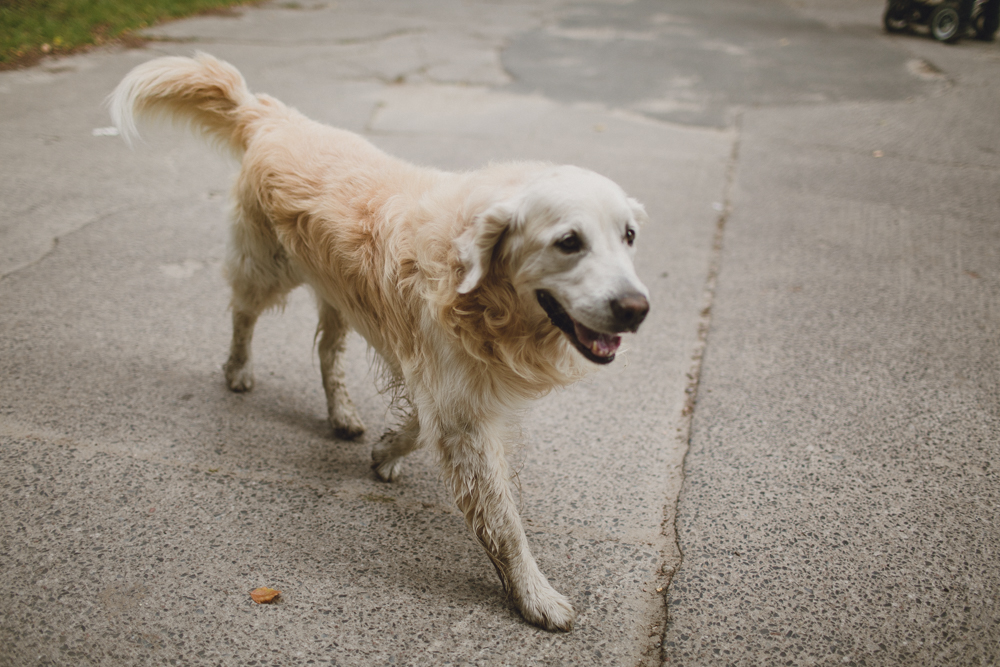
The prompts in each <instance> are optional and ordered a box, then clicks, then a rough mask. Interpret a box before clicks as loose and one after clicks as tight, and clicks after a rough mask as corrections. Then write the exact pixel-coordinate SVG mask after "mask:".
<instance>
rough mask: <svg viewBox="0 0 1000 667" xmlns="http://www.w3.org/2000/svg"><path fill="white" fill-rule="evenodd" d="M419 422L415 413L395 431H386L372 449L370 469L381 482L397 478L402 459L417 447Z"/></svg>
mask: <svg viewBox="0 0 1000 667" xmlns="http://www.w3.org/2000/svg"><path fill="white" fill-rule="evenodd" d="M419 433H420V422H419V420H418V419H417V414H416V411H414V412H413V413H412V414H410V416H409V417H407V419H406V422H405V423H404V424H403V425H402V426H401V427H400V428H399V429H397V430H395V431H387V432H386V433H385V434H384V435H383V436H382V437H381V438H380V439H379V441H378V442H377V443H375V446H374V447H372V469H373V470H375V474H376V475H378V476H379V479H381V480H382V481H383V482H391V481H393V480H395V479H396V478H397V477H399V469H400V468H401V467H402V463H403V457H404V456H406V455H407V454H409V453H410V452H412V451H413V450H414V449H416V448H417V447H418V446H419V443H418V440H417V435H418V434H419Z"/></svg>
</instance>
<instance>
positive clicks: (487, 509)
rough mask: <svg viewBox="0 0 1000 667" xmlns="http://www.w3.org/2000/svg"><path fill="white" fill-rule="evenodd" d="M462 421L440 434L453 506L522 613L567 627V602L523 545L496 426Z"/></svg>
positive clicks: (569, 618) (536, 621) (548, 627)
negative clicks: (472, 424) (461, 425)
mask: <svg viewBox="0 0 1000 667" xmlns="http://www.w3.org/2000/svg"><path fill="white" fill-rule="evenodd" d="M465 426H466V428H464V429H463V428H461V427H457V428H455V429H454V430H451V431H450V432H447V431H446V432H445V433H443V434H442V439H441V448H442V450H443V451H442V464H443V465H444V470H445V475H446V476H447V479H448V480H449V482H450V483H451V486H452V490H453V491H454V493H455V502H456V503H457V504H458V508H459V509H460V510H461V511H462V513H463V514H464V515H465V521H466V523H467V524H468V526H469V528H470V529H471V530H472V532H473V533H474V534H475V536H476V538H477V539H478V540H479V543H480V544H482V545H483V548H484V549H486V554H487V555H488V556H489V558H490V560H491V561H492V562H493V566H494V567H495V568H496V571H497V574H498V575H499V576H500V581H501V583H502V584H503V587H504V590H506V591H507V593H508V594H509V595H510V596H511V598H512V599H513V600H514V604H516V605H517V608H518V609H519V610H520V611H521V614H522V615H523V616H524V618H525V619H526V620H528V621H529V622H530V623H534V624H535V625H540V626H541V627H543V628H545V629H546V630H570V629H572V628H573V619H574V616H575V614H574V612H573V607H572V606H570V603H569V600H567V599H566V598H565V597H564V596H563V595H561V594H560V593H559V592H557V591H556V590H555V589H554V588H552V586H551V585H550V584H549V582H548V580H547V579H546V578H545V575H543V574H542V573H541V571H539V569H538V565H537V563H535V559H534V557H533V556H532V555H531V551H530V550H529V549H528V540H527V538H526V537H525V534H524V528H523V527H522V526H521V517H520V516H519V515H518V512H517V505H516V504H515V503H514V499H513V496H512V493H511V488H510V485H509V483H508V482H509V478H510V472H509V468H508V466H507V459H506V457H505V455H504V446H503V441H502V438H501V437H500V435H499V433H500V431H499V429H490V428H489V426H488V425H485V426H484V425H482V424H479V425H476V426H474V427H472V429H469V426H468V425H465Z"/></svg>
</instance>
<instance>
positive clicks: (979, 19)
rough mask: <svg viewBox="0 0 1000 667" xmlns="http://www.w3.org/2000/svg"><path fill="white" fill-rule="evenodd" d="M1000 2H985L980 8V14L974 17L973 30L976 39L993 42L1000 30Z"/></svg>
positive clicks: (995, 0)
mask: <svg viewBox="0 0 1000 667" xmlns="http://www.w3.org/2000/svg"><path fill="white" fill-rule="evenodd" d="M997 5H1000V0H993V1H992V2H984V3H983V4H981V5H980V6H979V13H977V14H976V15H975V16H973V17H972V29H973V31H974V32H975V33H976V39H980V40H982V41H984V42H992V41H993V38H994V37H995V36H996V34H997V28H1000V6H997Z"/></svg>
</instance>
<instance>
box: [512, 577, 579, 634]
mask: <svg viewBox="0 0 1000 667" xmlns="http://www.w3.org/2000/svg"><path fill="white" fill-rule="evenodd" d="M516 602H517V606H518V609H520V611H521V615H522V616H524V620H526V621H528V622H529V623H532V624H534V625H537V626H539V627H542V628H545V629H546V630H553V631H555V630H560V631H562V632H569V631H570V630H572V629H573V621H574V620H575V619H576V612H575V611H573V606H572V605H571V604H570V603H569V600H567V599H566V597H565V596H564V595H562V594H561V593H559V592H558V591H556V590H555V589H554V588H552V587H551V586H549V587H547V588H544V589H542V590H540V591H539V592H537V593H535V594H534V595H531V596H525V597H523V598H521V599H519V600H516Z"/></svg>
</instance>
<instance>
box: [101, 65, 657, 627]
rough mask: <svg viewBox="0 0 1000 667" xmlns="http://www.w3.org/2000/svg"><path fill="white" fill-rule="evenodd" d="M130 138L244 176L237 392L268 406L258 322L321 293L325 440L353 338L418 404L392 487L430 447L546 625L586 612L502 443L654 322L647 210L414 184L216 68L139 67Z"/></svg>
mask: <svg viewBox="0 0 1000 667" xmlns="http://www.w3.org/2000/svg"><path fill="white" fill-rule="evenodd" d="M109 103H110V106H111V112H112V116H113V118H114V121H115V123H116V125H117V126H118V127H119V128H120V130H121V131H122V134H123V135H124V136H125V137H126V139H130V138H131V137H133V136H135V134H136V129H135V122H134V116H135V115H136V114H145V113H152V114H160V115H166V116H169V117H172V118H174V119H178V120H181V121H186V122H189V123H190V124H192V125H193V126H194V127H195V128H197V129H198V130H201V131H203V132H204V133H205V134H206V135H208V136H209V137H211V138H213V139H216V140H218V141H220V142H222V143H223V144H224V145H226V146H228V147H229V148H230V149H232V150H233V152H234V153H236V154H237V155H238V156H240V157H241V159H242V166H241V169H240V173H239V177H238V179H237V181H236V185H235V188H234V197H235V212H234V215H233V221H232V238H231V247H230V251H229V255H228V258H227V261H226V275H227V278H228V280H229V282H230V284H231V285H232V290H233V296H232V311H233V340H232V347H231V350H230V354H229V360H228V361H227V362H226V364H225V367H224V368H225V373H226V380H227V382H228V384H229V388H230V389H232V390H233V391H247V390H249V389H251V388H252V387H253V382H254V379H253V371H252V368H251V361H250V340H251V338H252V336H253V329H254V324H255V323H256V321H257V317H258V315H260V313H261V312H262V311H264V310H265V309H267V308H270V307H272V306H275V305H277V304H280V303H281V302H282V301H283V299H284V298H285V295H286V294H287V293H288V292H289V290H291V289H293V288H294V287H296V286H298V285H301V284H303V283H306V284H308V285H310V286H311V287H312V289H313V290H314V291H315V293H316V297H317V301H318V303H319V334H320V335H319V358H320V368H321V371H322V376H323V387H324V388H325V390H326V396H327V402H328V410H329V415H330V423H331V424H332V425H333V428H334V430H335V431H336V433H337V434H338V435H341V436H344V437H356V436H358V435H360V434H361V433H362V432H363V430H364V426H363V425H362V423H361V421H360V419H359V418H358V415H357V413H356V411H355V408H354V405H353V404H352V403H351V399H350V397H349V396H348V395H347V392H346V390H345V388H344V371H343V366H342V363H341V358H340V356H341V354H342V352H343V350H344V338H345V336H346V334H347V332H348V330H349V329H352V328H353V329H354V330H356V331H358V332H359V333H360V334H361V335H362V336H364V337H365V339H367V341H368V343H369V344H370V345H371V347H372V348H374V349H375V350H376V351H377V352H378V354H379V355H380V356H381V358H382V359H383V360H384V362H385V365H386V367H387V369H388V371H389V372H390V373H391V375H392V376H393V377H392V379H391V381H393V382H395V383H397V384H398V385H399V386H401V387H402V388H403V391H404V393H405V403H406V405H408V406H410V414H409V417H408V418H407V419H406V421H405V423H404V424H402V426H401V427H400V428H399V430H397V431H393V432H390V433H387V434H386V435H384V436H383V437H382V439H381V440H380V441H379V442H378V443H377V444H376V445H375V447H374V449H373V451H372V459H373V460H374V464H373V467H374V469H375V472H376V474H377V475H378V476H379V477H380V478H381V479H383V480H385V481H391V480H392V479H394V478H395V477H396V476H397V474H398V472H399V467H400V461H401V459H402V457H403V456H405V455H406V454H408V453H410V452H411V451H413V450H415V449H416V448H418V447H421V446H429V447H433V448H434V449H436V450H437V452H438V453H439V455H440V459H441V464H442V467H443V469H444V474H445V477H446V479H447V481H448V482H449V483H450V485H451V487H452V490H453V492H454V494H455V502H456V503H457V504H458V507H459V509H460V510H461V511H462V512H463V513H464V515H465V519H466V522H467V523H468V525H469V528H470V529H471V530H472V532H473V533H474V534H475V536H476V538H477V539H478V540H479V542H480V543H481V544H482V545H483V548H484V549H486V553H487V555H488V556H489V558H490V560H491V561H493V565H494V566H495V567H496V570H497V574H499V576H500V580H501V582H502V583H503V586H504V589H505V590H506V591H507V592H508V593H509V595H510V596H511V597H512V598H513V601H514V603H515V604H516V605H517V607H518V609H519V610H520V611H521V613H522V614H523V615H524V617H525V618H526V619H527V620H528V621H529V622H531V623H535V624H537V625H540V626H542V627H544V628H547V629H550V630H569V629H570V628H572V626H573V617H574V612H573V608H572V607H571V606H570V604H569V601H568V600H567V599H566V598H565V597H563V596H562V595H560V594H559V593H558V592H556V590H555V589H553V588H552V586H551V585H550V584H549V582H548V581H547V580H546V578H545V576H544V575H543V574H542V573H541V572H540V571H539V569H538V566H537V565H536V563H535V559H534V558H533V557H532V555H531V551H530V550H529V549H528V543H527V540H526V539H525V534H524V529H523V528H522V527H521V521H520V517H519V516H518V512H517V507H516V504H515V503H514V500H513V498H512V494H511V489H510V486H509V480H510V476H511V473H510V470H509V469H508V467H507V466H508V464H507V460H506V457H505V438H504V434H505V433H507V432H508V431H509V425H510V423H511V422H512V421H514V420H516V418H517V412H518V409H519V408H520V407H522V406H523V405H524V404H525V402H526V401H528V400H530V399H532V398H535V397H538V396H540V395H542V394H544V393H546V392H547V391H549V390H551V389H552V388H554V387H558V386H562V385H565V384H567V383H569V382H571V381H573V380H574V379H576V378H578V377H580V376H581V375H582V373H583V371H584V370H585V366H587V364H585V363H584V362H582V361H581V359H587V360H589V361H591V362H594V363H597V364H606V363H609V362H611V361H612V360H613V359H614V357H615V352H616V351H617V349H618V346H619V344H620V342H621V338H620V336H619V335H618V334H620V333H622V332H625V331H635V330H636V329H637V328H638V326H639V324H640V323H641V322H642V320H643V318H644V317H645V316H646V312H647V311H648V309H649V302H648V292H647V290H646V288H645V287H644V286H643V284H642V283H641V282H640V281H639V278H638V277H637V276H636V273H635V269H634V267H633V264H632V256H633V254H634V248H633V243H634V241H635V238H636V234H637V232H638V229H639V226H640V224H641V223H642V222H643V221H645V220H646V213H645V211H644V210H643V208H642V206H641V205H640V204H639V203H638V202H636V201H635V200H634V199H630V198H628V197H626V196H625V193H624V192H622V190H621V188H619V187H618V186H617V185H615V184H614V183H613V182H611V181H610V180H608V179H606V178H604V177H602V176H599V175H597V174H595V173H593V172H590V171H586V170H583V169H579V168H576V167H569V166H555V165H551V164H545V163H512V164H499V165H493V166H490V167H487V168H485V169H482V170H480V171H474V172H469V173H448V172H443V171H437V170H433V169H426V168H421V167H416V166H414V165H411V164H408V163H406V162H403V161H401V160H398V159H396V158H393V157H391V156H389V155H386V154H385V153H383V152H382V151H380V150H379V149H377V148H375V147H374V146H372V145H371V144H370V143H368V142H367V141H366V140H365V139H363V138H361V137H359V136H357V135H355V134H353V133H350V132H347V131H344V130H339V129H335V128H332V127H328V126H325V125H322V124H320V123H317V122H314V121H311V120H309V119H308V118H305V117H304V116H303V115H302V114H300V113H298V112H297V111H295V110H294V109H291V108H289V107H287V106H285V105H284V104H282V103H281V102H279V101H278V100H275V99H273V98H271V97H268V96H266V95H253V94H251V93H250V91H249V90H248V88H247V86H246V83H245V82H244V80H243V77H242V76H241V75H240V73H239V72H238V71H237V70H236V69H235V68H233V67H232V66H231V65H229V64H227V63H224V62H220V61H218V60H216V59H214V58H212V57H211V56H208V55H205V54H198V55H197V56H196V57H195V58H194V59H189V58H176V57H170V58H160V59H157V60H153V61H151V62H148V63H145V64H143V65H140V66H139V67H136V68H135V69H134V70H132V72H131V73H129V75H128V76H127V77H126V78H125V79H124V80H123V81H122V82H121V84H119V86H118V87H117V88H116V90H115V91H114V93H112V95H111V97H110V98H109Z"/></svg>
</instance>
